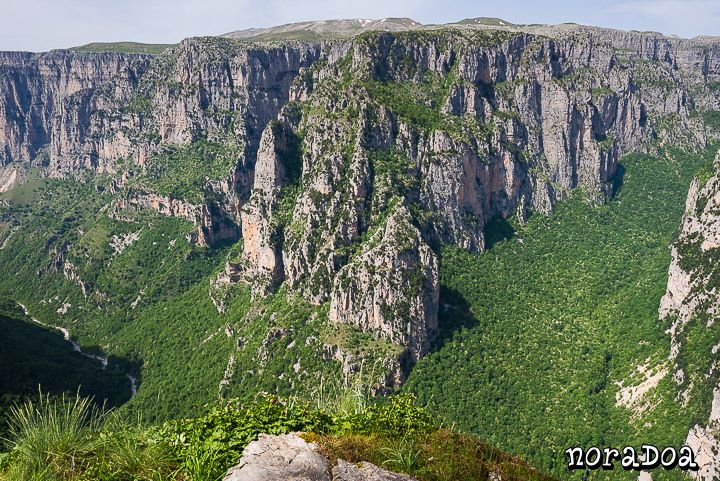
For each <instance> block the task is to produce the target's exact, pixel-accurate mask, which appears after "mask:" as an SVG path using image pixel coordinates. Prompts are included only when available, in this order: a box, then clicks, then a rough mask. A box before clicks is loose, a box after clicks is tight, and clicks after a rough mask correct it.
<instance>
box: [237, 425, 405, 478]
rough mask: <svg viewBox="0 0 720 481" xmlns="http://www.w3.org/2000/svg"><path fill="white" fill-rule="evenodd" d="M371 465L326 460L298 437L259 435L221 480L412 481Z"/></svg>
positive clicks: (315, 447) (290, 435)
mask: <svg viewBox="0 0 720 481" xmlns="http://www.w3.org/2000/svg"><path fill="white" fill-rule="evenodd" d="M412 479H413V478H411V477H410V476H406V475H401V474H395V473H391V472H388V471H385V470H384V469H381V468H379V467H377V466H375V465H373V464H370V463H360V465H356V464H352V463H348V462H347V461H344V460H342V459H338V462H337V465H335V466H333V467H331V465H330V462H329V460H328V459H327V458H326V457H325V456H323V455H322V454H320V453H318V452H317V446H315V444H311V443H308V442H306V441H305V440H304V439H303V438H301V437H300V436H298V435H297V434H285V435H281V436H269V435H267V434H261V435H260V437H259V438H258V440H257V441H253V442H252V443H250V444H248V445H247V447H246V448H245V450H244V451H243V455H242V458H241V459H240V463H239V464H238V465H237V466H235V467H233V468H231V469H230V470H229V471H228V473H227V474H226V475H225V478H223V481H412Z"/></svg>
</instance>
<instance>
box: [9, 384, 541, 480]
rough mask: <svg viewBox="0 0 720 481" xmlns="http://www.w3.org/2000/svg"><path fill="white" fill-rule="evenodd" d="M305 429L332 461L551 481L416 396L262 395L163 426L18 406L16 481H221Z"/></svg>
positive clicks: (13, 458)
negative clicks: (451, 423)
mask: <svg viewBox="0 0 720 481" xmlns="http://www.w3.org/2000/svg"><path fill="white" fill-rule="evenodd" d="M297 431H300V432H303V433H304V434H303V436H304V437H305V438H306V439H307V440H309V441H312V442H315V443H317V445H318V446H319V450H320V451H321V452H323V453H324V454H326V455H327V456H328V457H330V458H331V460H335V459H337V458H338V457H342V458H343V459H346V460H349V461H360V460H364V461H370V462H374V463H377V464H378V465H383V466H385V467H387V468H389V469H393V470H396V471H399V472H405V473H409V474H412V475H413V476H415V477H416V478H417V479H418V480H420V481H440V480H443V481H455V480H458V481H459V480H466V479H468V477H467V476H468V474H472V475H473V476H477V477H473V478H472V479H484V478H485V477H487V475H488V474H489V473H490V472H495V473H497V474H498V475H500V476H502V479H507V480H511V481H512V480H549V478H547V477H545V476H543V475H541V474H540V473H538V472H537V471H535V470H534V469H532V468H530V467H529V466H528V465H527V464H525V463H523V462H522V461H520V460H518V459H516V458H512V457H510V456H508V455H506V454H504V453H502V452H500V451H498V450H496V449H494V448H491V447H490V446H488V445H486V444H484V443H482V442H480V441H479V440H477V439H476V438H473V437H472V436H468V435H463V434H459V433H456V432H452V431H449V430H447V429H442V428H440V427H439V426H438V425H437V423H436V421H435V420H434V419H433V418H432V417H430V415H429V414H428V413H427V412H426V411H425V410H423V409H421V408H419V407H417V406H416V405H415V404H414V402H413V398H412V397H411V396H407V395H403V396H398V397H394V398H391V399H389V400H386V401H383V402H380V403H373V404H369V405H363V406H357V409H355V410H352V411H350V412H342V413H341V412H333V411H327V410H323V409H319V408H316V407H312V406H311V405H309V404H307V403H303V402H299V401H297V400H282V399H278V398H276V397H273V396H268V395H261V396H259V397H258V399H256V400H255V401H252V402H249V403H242V402H239V401H237V400H229V401H226V402H222V403H220V404H216V405H214V406H206V409H205V413H204V414H203V415H202V416H200V417H197V418H188V419H181V420H176V421H171V422H168V423H165V424H163V425H162V426H156V427H149V428H148V427H143V426H142V425H141V424H140V423H129V422H127V421H123V420H122V419H120V418H118V417H117V416H116V415H114V414H113V413H106V412H103V411H101V410H99V409H97V408H96V407H94V405H93V404H92V403H91V402H90V401H89V400H87V399H83V398H75V399H72V398H68V399H65V398H63V399H62V400H51V399H49V398H47V397H42V398H41V399H40V401H38V402H37V403H33V402H26V403H25V404H23V405H20V406H17V407H15V408H13V410H12V417H11V431H10V450H9V452H8V453H6V454H4V455H2V457H1V458H0V479H6V480H7V481H21V480H22V481H25V480H27V479H33V480H38V481H85V480H87V481H89V480H108V481H109V480H114V481H158V480H165V479H167V480H169V479H173V480H177V481H218V480H219V479H221V478H222V476H223V475H224V474H225V472H227V470H228V469H229V468H230V467H232V466H233V465H235V464H237V462H238V459H239V458H240V455H241V453H242V450H243V448H244V447H245V446H246V445H247V444H248V443H250V442H251V441H253V440H255V439H256V438H257V436H258V434H260V433H267V434H285V433H289V432H297Z"/></svg>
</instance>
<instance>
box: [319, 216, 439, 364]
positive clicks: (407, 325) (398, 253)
mask: <svg viewBox="0 0 720 481" xmlns="http://www.w3.org/2000/svg"><path fill="white" fill-rule="evenodd" d="M439 295H440V280H439V276H438V259H437V256H436V255H435V253H434V252H433V251H432V249H430V247H429V246H428V245H427V244H425V242H423V240H422V236H421V235H420V231H418V230H417V228H415V226H413V224H412V217H411V216H410V213H409V212H408V210H407V208H406V207H405V206H404V205H402V204H398V205H397V206H396V207H395V208H393V210H392V211H391V213H390V215H389V217H388V219H387V221H386V223H385V225H384V226H382V227H380V228H379V229H378V230H377V231H376V232H375V233H374V234H373V235H372V236H371V237H370V239H369V241H368V242H367V243H366V244H365V245H364V246H363V251H362V252H361V253H360V254H359V255H358V256H357V258H355V259H353V260H351V261H350V262H349V263H348V264H347V265H345V266H344V267H343V268H342V269H340V271H339V272H338V274H337V276H336V277H335V280H334V282H333V288H332V292H331V295H330V320H331V321H334V322H341V323H346V324H353V325H355V326H357V327H359V328H361V329H362V330H364V331H371V332H377V333H379V334H380V335H381V336H383V337H385V338H387V339H388V340H390V341H392V342H394V343H396V344H399V345H401V346H406V347H407V349H408V351H409V353H410V355H411V360H413V361H416V360H417V359H418V358H419V357H420V356H422V355H423V354H425V352H426V351H427V349H428V347H429V341H430V339H431V337H432V334H433V333H434V332H435V331H436V329H437V312H438V302H439Z"/></svg>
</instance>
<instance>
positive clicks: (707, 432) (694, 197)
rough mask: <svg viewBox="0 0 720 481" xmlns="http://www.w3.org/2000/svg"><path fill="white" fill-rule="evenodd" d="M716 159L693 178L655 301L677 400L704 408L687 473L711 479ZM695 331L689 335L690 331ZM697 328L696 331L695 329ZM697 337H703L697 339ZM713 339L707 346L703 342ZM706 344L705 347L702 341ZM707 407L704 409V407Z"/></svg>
mask: <svg viewBox="0 0 720 481" xmlns="http://www.w3.org/2000/svg"><path fill="white" fill-rule="evenodd" d="M719 161H720V159H716V161H715V167H714V169H713V170H714V174H710V175H709V174H707V173H706V174H705V175H704V176H703V177H704V178H697V179H695V180H694V181H693V183H692V185H691V187H690V191H689V193H688V198H687V203H686V206H685V216H684V218H683V224H682V230H681V232H680V235H679V237H678V240H677V241H676V242H675V243H674V245H673V247H672V260H671V265H670V268H669V271H668V285H667V291H666V293H665V296H663V298H662V300H661V303H660V309H659V312H660V317H661V318H662V319H664V320H666V321H667V322H669V323H670V328H669V334H670V336H671V352H670V360H671V361H672V362H673V364H674V370H675V373H674V376H673V379H674V380H675V383H676V385H677V387H678V391H679V394H678V397H677V400H678V402H680V403H682V404H683V406H684V407H685V408H687V409H691V408H692V409H695V410H697V409H708V410H709V415H708V414H703V413H698V415H699V417H701V418H702V417H704V416H707V419H708V420H707V422H706V423H701V424H696V425H694V426H693V427H692V428H691V429H690V431H689V433H688V436H687V439H686V444H687V445H688V446H690V447H691V448H693V450H694V452H695V453H696V456H697V462H698V464H699V465H700V470H699V471H697V472H692V473H691V476H693V477H694V478H696V479H700V480H702V481H711V480H715V479H717V478H718V476H719V475H720V454H719V453H720V441H719V440H718V435H717V433H718V430H719V429H720V363H719V362H718V358H717V354H718V352H719V351H720V339H719V338H718V336H717V334H715V330H714V329H713V326H714V325H715V323H716V322H717V320H718V314H719V313H718V306H720V292H718V289H717V286H718V280H720V269H719V268H718V266H719V265H720V263H719V261H720V249H719V248H720V214H719V213H720V174H718V172H719V171H720V163H719ZM693 331H694V332H695V334H694V335H691V334H690V333H691V332H693ZM698 333H700V334H698ZM698 337H702V338H704V339H706V340H707V341H708V342H705V343H703V344H704V345H703V346H698V345H697V344H693V343H696V342H697V341H696V340H697V339H698ZM706 345H712V348H710V349H708V350H707V352H702V351H700V350H701V349H702V347H704V346H706ZM705 349H707V347H705ZM698 355H700V356H704V357H705V358H707V359H709V360H710V362H709V363H708V366H709V367H708V368H707V369H705V368H703V369H702V370H701V369H699V366H698V363H697V362H688V360H687V358H688V357H690V358H692V359H697V356H698ZM709 391H712V392H713V398H712V404H711V405H710V406H705V405H704V404H703V405H701V406H699V407H698V405H697V402H698V401H697V400H698V399H701V398H704V396H702V393H703V392H709ZM705 412H707V411H705Z"/></svg>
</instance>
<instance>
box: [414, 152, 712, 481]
mask: <svg viewBox="0 0 720 481" xmlns="http://www.w3.org/2000/svg"><path fill="white" fill-rule="evenodd" d="M716 150H717V149H716V147H712V148H708V149H707V150H706V151H705V152H703V153H701V154H686V153H682V152H679V151H676V150H664V151H662V152H661V153H660V155H658V156H656V157H651V156H647V155H630V156H626V157H625V158H624V159H623V161H622V167H623V171H624V172H622V174H621V175H622V185H619V184H620V182H618V191H617V194H616V196H615V198H614V199H613V200H612V201H611V202H609V203H608V204H607V205H601V206H597V205H592V204H590V203H588V202H586V201H585V200H584V198H583V194H582V192H579V191H576V192H574V193H573V194H572V196H571V198H569V199H568V200H567V201H566V202H563V203H561V204H559V205H558V206H557V210H556V212H555V213H554V214H553V215H552V216H550V217H545V216H540V215H534V216H532V218H531V219H530V220H529V221H528V222H527V224H526V225H522V226H521V225H517V224H511V223H506V222H501V221H497V222H494V223H492V224H490V226H489V229H490V231H489V237H490V239H491V240H493V241H495V243H494V245H493V246H492V248H491V249H490V250H489V251H488V252H487V253H486V254H483V255H473V254H469V253H467V252H464V251H461V250H459V249H451V248H446V249H443V251H442V262H441V283H442V289H443V292H442V294H441V302H442V308H441V324H442V326H443V327H444V333H443V336H442V339H441V340H440V342H439V344H438V346H437V347H436V349H435V350H434V352H432V353H431V354H430V355H428V356H427V357H425V358H423V359H422V360H421V361H420V362H419V363H418V365H417V366H416V367H415V368H414V370H413V371H412V373H411V375H410V379H409V381H408V383H407V386H406V389H407V390H408V391H413V392H416V393H418V395H419V398H420V400H421V402H423V403H426V404H427V405H428V406H429V407H430V409H431V410H432V411H434V412H436V413H442V414H443V415H444V416H447V417H448V418H449V419H451V420H453V421H455V422H457V423H458V425H459V426H461V427H462V428H463V429H466V430H469V431H471V432H474V433H477V434H479V435H480V436H481V437H483V438H485V439H488V440H490V441H492V442H493V443H495V444H497V445H498V446H501V447H502V448H504V449H508V450H510V451H511V452H515V453H520V454H522V455H524V456H527V458H528V459H529V460H532V461H533V462H534V463H536V464H537V465H539V466H543V467H546V468H548V469H550V470H551V471H552V472H555V473H560V472H562V471H563V470H564V469H566V468H565V467H564V465H565V463H566V461H565V459H564V455H563V454H562V452H563V450H564V449H565V448H566V447H568V446H573V445H585V446H589V445H599V446H624V445H626V444H628V443H637V444H638V445H639V444H642V443H647V442H653V443H656V444H657V445H680V444H681V443H682V442H683V441H684V439H685V436H686V434H687V430H688V428H689V427H690V425H691V424H690V423H691V421H692V420H694V419H699V418H698V416H699V417H700V418H701V417H702V416H705V417H706V416H707V413H708V412H709V406H707V407H703V406H697V405H691V406H690V407H689V408H688V409H681V408H680V407H679V406H678V404H677V403H675V402H674V401H673V397H674V395H675V391H674V385H673V383H672V380H671V379H670V376H666V377H665V379H663V380H662V381H661V383H660V385H659V386H658V388H657V389H656V393H655V396H656V398H655V401H656V403H655V404H654V407H653V408H652V409H650V410H649V411H646V412H645V413H643V415H642V416H639V417H637V416H633V415H632V413H631V412H630V411H628V410H627V409H626V408H622V407H616V405H615V403H616V400H615V393H616V391H617V387H616V385H615V383H616V381H620V380H623V379H628V378H632V376H633V375H634V373H635V369H636V367H637V366H638V365H641V364H643V363H646V362H647V363H649V364H650V365H661V364H662V363H663V362H664V361H665V360H666V359H667V356H668V353H669V349H670V341H669V337H668V335H666V334H665V332H664V331H665V330H666V329H667V327H668V326H667V325H664V324H663V323H661V322H659V321H658V314H657V309H658V305H659V301H660V298H661V297H662V295H663V294H664V292H665V287H666V283H667V269H668V265H669V263H670V248H669V246H670V244H671V242H672V240H673V236H674V235H675V233H676V232H677V231H678V228H679V225H680V221H681V218H682V214H683V207H684V202H685V197H686V194H687V189H688V186H689V183H690V181H691V179H692V177H693V175H694V174H695V173H696V172H697V171H698V169H700V168H701V167H702V166H703V165H706V164H707V163H708V162H710V161H711V159H712V158H713V157H714V154H715V151H716ZM655 477H656V475H655V473H653V479H655Z"/></svg>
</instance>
